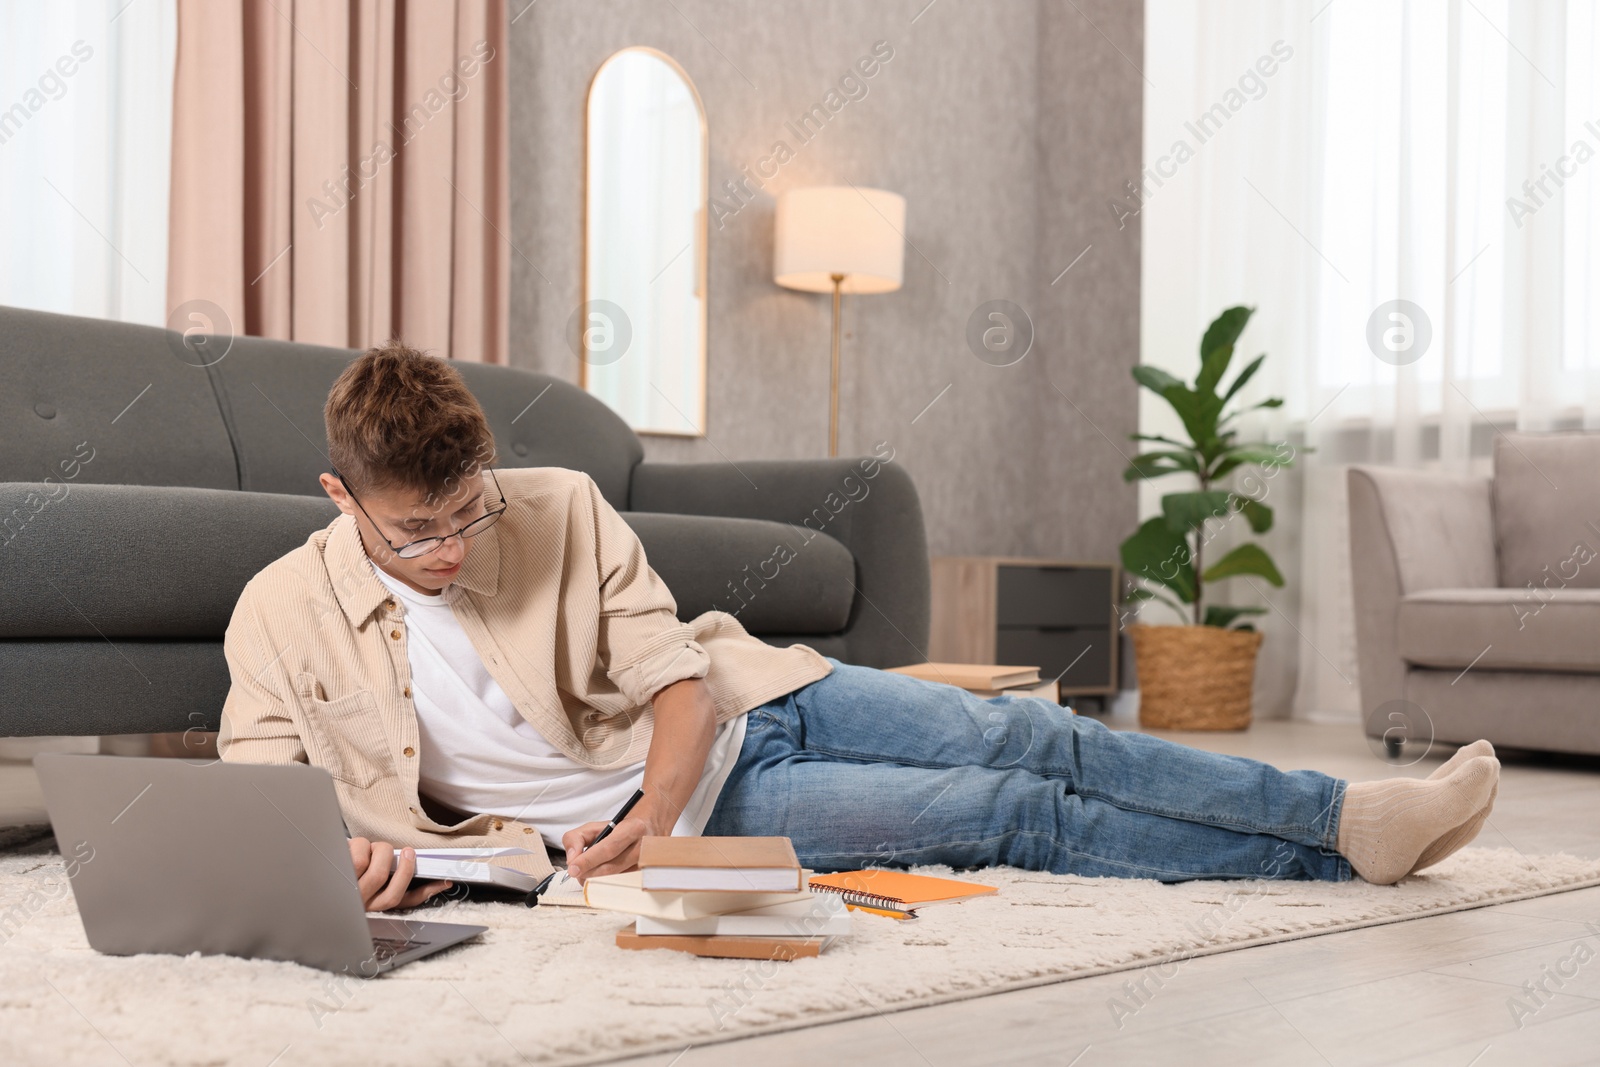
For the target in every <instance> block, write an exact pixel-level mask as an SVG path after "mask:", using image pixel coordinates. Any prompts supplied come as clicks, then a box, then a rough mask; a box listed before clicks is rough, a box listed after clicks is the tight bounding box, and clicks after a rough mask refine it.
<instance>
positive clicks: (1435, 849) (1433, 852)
mask: <svg viewBox="0 0 1600 1067" xmlns="http://www.w3.org/2000/svg"><path fill="white" fill-rule="evenodd" d="M1499 793H1500V776H1499V775H1498V774H1497V775H1495V782H1494V788H1493V789H1491V790H1489V800H1488V803H1486V804H1484V806H1483V807H1482V808H1481V809H1479V811H1478V814H1476V815H1474V816H1473V817H1472V818H1470V819H1468V820H1467V821H1466V822H1464V823H1462V824H1461V825H1460V826H1458V827H1456V828H1455V829H1454V830H1451V831H1450V832H1449V833H1447V834H1445V835H1444V836H1443V837H1441V838H1439V840H1437V841H1435V842H1434V843H1433V844H1431V845H1429V846H1428V847H1427V848H1425V849H1423V850H1422V855H1421V856H1419V857H1417V862H1416V863H1414V864H1412V866H1411V870H1409V871H1407V872H1406V873H1407V874H1416V873H1417V872H1418V871H1424V870H1427V869H1428V868H1429V867H1432V866H1433V865H1434V864H1435V863H1438V862H1439V861H1440V860H1442V859H1445V858H1447V857H1449V856H1452V855H1454V854H1455V853H1456V852H1458V851H1459V850H1461V849H1463V848H1465V847H1466V846H1467V845H1469V844H1471V843H1472V840H1473V838H1475V837H1477V836H1478V833H1479V831H1481V830H1482V829H1483V824H1484V823H1486V822H1488V821H1489V813H1490V812H1491V811H1493V810H1494V798H1495V797H1496V796H1498V795H1499Z"/></svg>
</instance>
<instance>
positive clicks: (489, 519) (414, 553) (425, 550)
mask: <svg viewBox="0 0 1600 1067" xmlns="http://www.w3.org/2000/svg"><path fill="white" fill-rule="evenodd" d="M328 473H329V474H331V475H333V476H334V477H335V478H337V479H339V481H340V482H342V483H343V484H344V491H345V492H347V493H349V494H350V499H351V500H354V501H355V502H356V507H358V508H360V509H361V514H363V515H365V516H366V517H367V521H368V522H370V523H372V528H373V529H374V530H377V531H378V536H379V537H382V538H383V543H384V544H386V545H388V546H389V551H391V552H393V553H394V554H395V555H396V556H399V557H400V558H401V559H416V558H417V557H418V556H426V555H428V554H429V553H432V552H437V551H439V547H440V546H441V545H443V544H444V543H445V542H446V541H448V540H450V538H452V537H459V538H461V539H462V540H465V539H466V538H468V537H477V536H478V535H479V534H481V533H483V531H485V530H487V529H488V528H489V527H491V526H493V525H494V524H495V522H496V521H498V520H499V518H500V516H501V515H503V514H505V510H506V495H505V494H504V493H502V492H501V491H500V479H498V478H496V477H495V476H494V471H492V470H490V469H489V468H488V467H485V468H484V473H486V474H488V475H489V478H490V480H491V481H493V482H494V491H495V494H496V495H497V496H499V497H500V506H499V507H497V508H495V509H494V510H493V511H487V512H485V513H484V514H482V515H479V516H478V517H477V518H476V519H473V520H472V521H471V522H469V523H467V524H466V525H465V526H463V527H461V528H460V529H459V530H456V531H455V532H453V533H448V534H445V535H444V536H443V537H419V538H418V539H417V540H415V541H407V542H406V543H405V544H403V545H397V544H395V543H394V542H393V541H391V540H389V539H388V538H387V537H385V536H384V533H383V530H382V529H380V528H379V526H378V521H377V520H376V519H374V518H373V517H372V513H371V512H369V511H368V510H367V508H366V505H365V504H363V503H361V498H360V497H358V496H356V494H355V492H354V491H353V490H352V489H351V488H350V483H349V482H348V481H346V480H345V476H344V475H342V474H340V473H339V472H338V471H337V470H336V469H334V468H332V467H330V468H328Z"/></svg>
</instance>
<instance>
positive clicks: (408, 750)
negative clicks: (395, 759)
mask: <svg viewBox="0 0 1600 1067" xmlns="http://www.w3.org/2000/svg"><path fill="white" fill-rule="evenodd" d="M416 754H417V750H416V749H414V748H412V747H411V746H410V745H407V746H406V755H408V756H415V755H416Z"/></svg>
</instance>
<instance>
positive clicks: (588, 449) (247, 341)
mask: <svg viewBox="0 0 1600 1067" xmlns="http://www.w3.org/2000/svg"><path fill="white" fill-rule="evenodd" d="M356 355H357V352H356V351H355V350H354V349H348V348H329V347H325V346H322V345H307V344H296V343H292V342H288V341H269V340H266V339H264V338H260V337H238V338H235V339H234V341H233V344H232V347H230V348H229V349H228V354H227V355H226V356H225V357H224V358H223V359H221V360H219V361H217V363H215V364H214V365H213V366H212V367H211V373H212V374H213V375H214V376H215V377H216V379H217V391H218V395H219V396H220V397H221V403H222V411H223V415H224V416H225V417H226V419H227V421H228V428H229V429H230V430H231V432H232V434H233V442H234V447H235V449H236V450H237V452H238V460H239V488H241V489H244V490H246V491H249V492H256V493H295V494H300V495H305V496H321V495H322V489H321V487H320V486H319V485H318V484H317V475H319V474H321V473H322V472H323V471H325V470H327V469H328V438H327V433H326V432H325V430H324V428H323V421H322V409H323V406H324V404H325V403H326V402H327V399H328V390H329V389H330V388H332V386H333V382H334V379H335V378H337V377H338V376H339V374H340V373H341V372H342V371H343V370H344V368H345V366H346V365H347V364H348V363H349V362H350V361H351V360H352V359H354V358H355V357H356ZM455 366H456V369H457V370H459V371H460V372H461V376H462V377H463V378H464V379H465V380H466V383H467V388H468V389H471V390H472V394H473V396H474V397H476V398H477V400H478V403H479V404H480V405H481V406H482V408H483V412H484V416H485V417H486V418H487V419H488V420H489V429H490V430H492V431H493V432H494V437H495V445H496V448H497V449H498V451H499V453H500V455H499V459H498V460H497V462H498V465H499V466H502V467H567V468H569V469H572V470H581V471H583V472H584V473H586V474H588V475H589V476H590V477H591V478H593V479H594V480H595V484H596V485H598V486H599V487H600V493H601V495H602V496H604V497H605V498H606V500H607V502H609V503H610V504H611V506H612V507H614V508H623V507H626V506H627V501H628V481H629V478H630V477H631V475H632V472H633V467H634V464H636V463H638V462H639V460H640V459H641V458H642V457H643V455H644V450H643V447H642V446H641V445H640V444H639V439H638V437H636V436H635V435H634V433H633V431H632V430H630V429H629V428H628V425H627V423H625V422H624V421H623V420H622V418H621V417H620V416H618V415H617V414H616V413H615V412H613V411H612V410H611V409H610V408H608V407H606V405H605V404H604V403H602V402H601V401H600V400H598V399H596V398H595V397H593V396H590V395H589V394H588V393H586V392H584V391H583V390H582V389H579V388H578V387H577V386H575V385H573V384H571V383H570V382H564V381H560V380H558V379H555V378H552V377H550V376H549V375H546V374H536V373H533V372H530V371H522V370H516V369H514V368H511V367H499V366H488V365H485V364H482V363H465V362H458V363H456V364H455Z"/></svg>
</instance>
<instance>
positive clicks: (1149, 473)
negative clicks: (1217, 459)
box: [1122, 452, 1200, 482]
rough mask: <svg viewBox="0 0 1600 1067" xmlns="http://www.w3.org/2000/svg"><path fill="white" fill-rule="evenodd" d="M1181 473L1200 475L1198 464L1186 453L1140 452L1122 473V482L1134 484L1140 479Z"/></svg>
mask: <svg viewBox="0 0 1600 1067" xmlns="http://www.w3.org/2000/svg"><path fill="white" fill-rule="evenodd" d="M1183 472H1187V473H1189V474H1194V475H1198V474H1199V473H1200V464H1199V462H1198V461H1197V460H1196V459H1195V457H1194V456H1193V455H1192V454H1190V453H1188V452H1142V453H1140V454H1139V455H1137V456H1134V457H1133V462H1131V463H1129V464H1128V469H1127V470H1125V471H1123V472H1122V480H1123V481H1126V482H1136V481H1139V480H1140V479H1141V478H1159V477H1161V476H1162V475H1163V474H1180V473H1183Z"/></svg>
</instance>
